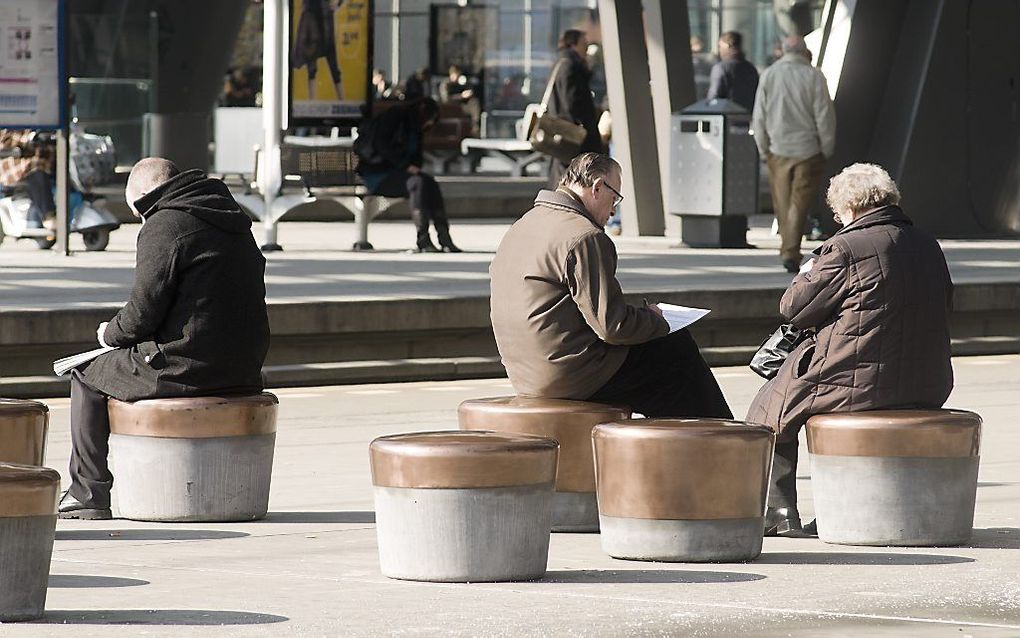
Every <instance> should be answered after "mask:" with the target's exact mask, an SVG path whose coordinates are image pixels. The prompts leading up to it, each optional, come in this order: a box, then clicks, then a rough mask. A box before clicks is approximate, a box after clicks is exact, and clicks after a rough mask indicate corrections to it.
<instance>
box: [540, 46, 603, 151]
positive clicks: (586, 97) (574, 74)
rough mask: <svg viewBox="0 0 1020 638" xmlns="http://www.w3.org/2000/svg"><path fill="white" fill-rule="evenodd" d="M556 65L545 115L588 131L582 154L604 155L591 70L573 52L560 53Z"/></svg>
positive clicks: (567, 50)
mask: <svg viewBox="0 0 1020 638" xmlns="http://www.w3.org/2000/svg"><path fill="white" fill-rule="evenodd" d="M560 59H561V60H565V62H563V63H562V64H560V65H559V69H558V70H557V71H556V77H555V79H554V80H553V92H552V97H550V98H549V105H548V109H547V111H546V112H547V113H549V114H550V115H555V116H557V117H562V118H564V119H567V120H572V121H573V122H574V123H575V124H580V125H581V126H583V127H584V128H585V130H586V131H587V132H588V136H587V137H586V138H585V140H584V145H583V146H582V148H581V152H582V153H584V152H588V151H593V152H604V151H605V147H604V146H603V145H602V138H601V137H600V136H599V119H598V111H597V109H596V108H595V98H594V97H593V96H592V92H591V76H592V73H591V69H589V68H588V65H587V63H585V61H584V60H583V59H582V58H581V56H580V55H578V54H577V52H576V51H574V50H573V49H564V50H562V51H560Z"/></svg>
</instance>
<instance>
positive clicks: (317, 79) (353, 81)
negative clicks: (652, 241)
mask: <svg viewBox="0 0 1020 638" xmlns="http://www.w3.org/2000/svg"><path fill="white" fill-rule="evenodd" d="M372 22H373V9H372V0H291V3H290V30H289V34H290V47H289V48H290V65H289V66H290V92H289V93H290V123H291V125H293V126H333V125H336V124H344V123H348V124H349V123H353V122H355V121H357V120H360V119H361V116H362V112H363V110H365V109H367V108H368V107H369V106H370V105H371V100H372V92H371V91H370V84H371V79H372Z"/></svg>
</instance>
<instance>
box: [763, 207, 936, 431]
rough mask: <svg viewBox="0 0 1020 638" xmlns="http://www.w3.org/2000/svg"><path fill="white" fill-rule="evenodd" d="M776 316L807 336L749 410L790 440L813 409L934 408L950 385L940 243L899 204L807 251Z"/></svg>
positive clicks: (863, 218) (866, 216)
mask: <svg viewBox="0 0 1020 638" xmlns="http://www.w3.org/2000/svg"><path fill="white" fill-rule="evenodd" d="M815 255H816V256H817V259H816V261H815V264H814V267H813V268H812V269H811V270H810V271H807V272H804V273H801V274H799V275H797V276H796V277H794V279H793V281H792V282H791V283H790V287H789V288H788V289H787V291H786V293H785V294H784V295H783V299H782V301H781V302H780V307H779V312H780V314H782V315H783V317H784V318H785V319H786V320H787V321H790V322H792V323H793V325H795V326H796V327H797V328H800V329H802V330H812V331H813V332H814V336H813V337H810V338H808V339H807V340H805V341H803V342H802V343H801V344H800V345H798V346H797V347H796V348H795V349H794V351H793V352H792V353H791V354H790V356H789V357H787V359H786V362H785V363H784V364H783V367H782V368H780V369H779V373H778V374H777V375H776V377H775V378H773V379H772V380H771V381H769V382H768V383H766V384H765V385H764V386H763V387H762V389H761V390H760V391H759V392H758V396H757V397H755V399H754V401H753V402H752V403H751V407H750V408H749V409H748V413H747V419H745V420H746V421H748V422H751V423H760V424H763V425H768V426H771V427H772V428H774V429H776V430H778V431H779V432H780V438H781V439H783V438H785V439H787V440H789V439H792V438H794V437H796V435H797V430H799V429H800V427H801V426H802V425H803V424H804V423H805V422H806V421H807V420H808V418H809V417H811V416H814V415H815V414H822V413H826V412H856V411H859V410H882V409H896V408H929V409H931V408H939V407H941V406H942V404H943V403H944V402H945V400H946V399H947V398H948V397H949V393H950V391H951V390H952V389H953V368H952V365H951V362H950V352H949V311H950V305H951V302H952V291H953V284H952V281H951V280H950V276H949V269H948V268H947V266H946V260H945V256H944V255H943V254H942V248H941V247H940V246H939V244H938V242H936V241H935V239H934V238H933V237H931V235H929V234H928V233H926V232H924V231H922V230H920V229H917V228H915V227H914V225H913V223H912V222H911V221H910V218H909V217H907V216H906V215H905V214H904V213H903V211H902V210H900V208H899V207H898V206H887V207H884V208H879V209H876V210H873V211H870V212H867V213H865V214H864V215H862V216H860V217H858V218H857V219H855V220H854V221H853V222H852V223H850V224H848V225H847V226H845V227H844V228H842V229H841V230H840V231H839V232H837V233H836V234H834V235H833V236H832V238H830V239H829V240H828V241H826V242H825V243H824V244H822V245H821V246H820V247H818V248H817V249H815Z"/></svg>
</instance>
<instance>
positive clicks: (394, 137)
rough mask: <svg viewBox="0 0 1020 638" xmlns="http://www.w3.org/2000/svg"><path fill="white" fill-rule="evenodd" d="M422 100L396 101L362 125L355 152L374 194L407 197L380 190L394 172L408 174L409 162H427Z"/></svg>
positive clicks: (362, 175)
mask: <svg viewBox="0 0 1020 638" xmlns="http://www.w3.org/2000/svg"><path fill="white" fill-rule="evenodd" d="M418 105H419V102H408V103H406V104H395V105H393V106H391V107H389V108H387V109H386V110H384V111H383V112H382V113H380V114H379V115H377V116H375V117H373V118H372V119H371V120H369V121H367V122H366V123H365V124H364V125H362V127H361V130H360V131H358V139H357V140H355V141H354V152H355V153H356V154H357V156H358V174H359V175H361V179H362V180H363V181H364V182H365V186H366V187H367V188H368V191H369V192H370V193H372V194H377V195H385V196H392V197H406V194H401V193H392V194H391V193H385V192H380V191H379V187H380V185H381V184H382V183H383V182H385V181H386V180H387V178H389V177H392V176H394V175H406V173H407V168H408V167H409V166H412V165H413V166H417V167H418V168H421V166H422V164H423V163H424V158H423V145H424V133H423V132H422V127H421V121H420V116H419V114H418V111H419V108H418Z"/></svg>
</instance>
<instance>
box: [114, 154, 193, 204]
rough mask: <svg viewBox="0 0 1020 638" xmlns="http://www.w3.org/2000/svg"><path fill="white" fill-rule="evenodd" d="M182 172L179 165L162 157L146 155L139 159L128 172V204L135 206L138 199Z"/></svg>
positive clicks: (126, 193)
mask: <svg viewBox="0 0 1020 638" xmlns="http://www.w3.org/2000/svg"><path fill="white" fill-rule="evenodd" d="M180 172H181V169H179V168H177V165H176V164H174V163H173V162H171V161H170V160H168V159H165V158H162V157H146V158H143V159H140V160H138V162H137V163H136V164H135V165H134V166H133V167H132V168H131V173H130V174H128V181H127V187H126V188H125V195H126V197H127V200H128V206H131V207H132V208H134V203H135V201H136V200H138V199H140V198H141V197H142V196H144V195H145V194H146V193H148V192H150V191H151V190H152V189H154V188H156V187H157V186H159V185H160V184H162V183H164V182H166V181H168V180H169V179H171V178H173V177H175V176H176V175H178V174H179V173H180Z"/></svg>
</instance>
